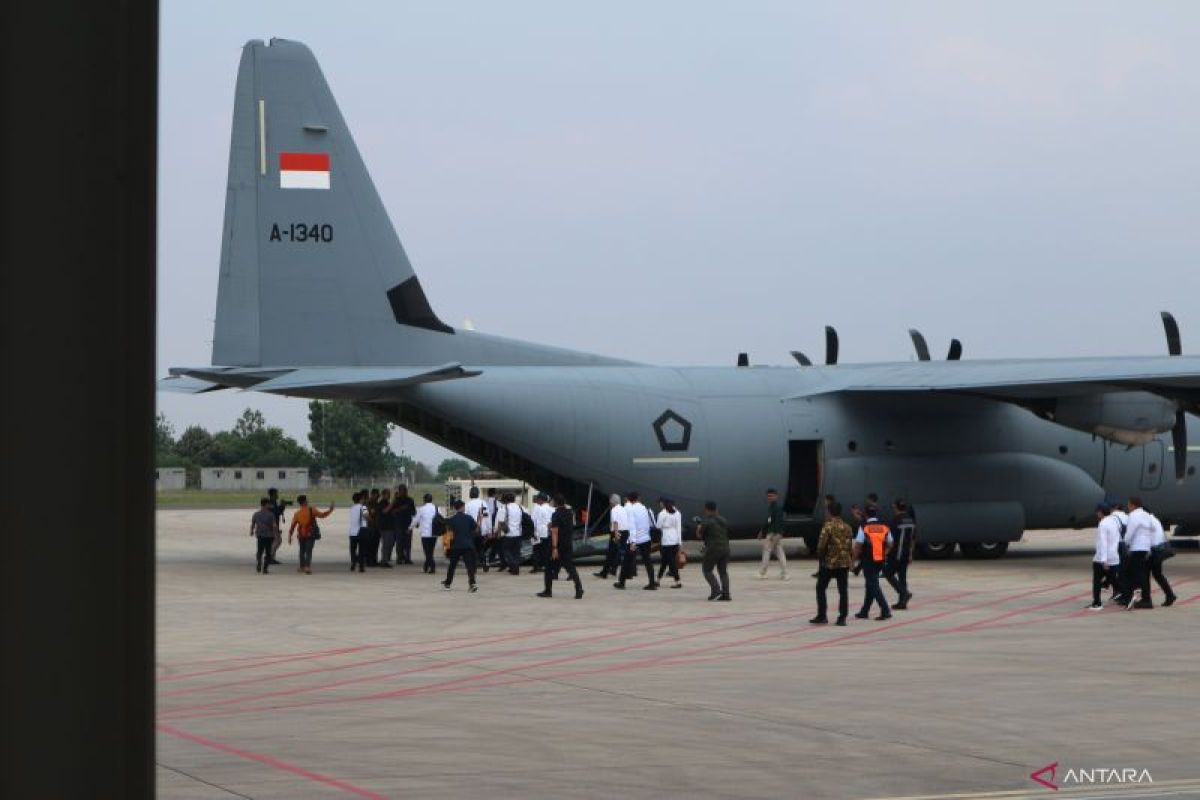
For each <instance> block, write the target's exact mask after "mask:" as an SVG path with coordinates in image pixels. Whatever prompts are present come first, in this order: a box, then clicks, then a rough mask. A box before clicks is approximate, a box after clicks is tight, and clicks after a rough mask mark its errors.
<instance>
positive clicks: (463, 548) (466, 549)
mask: <svg viewBox="0 0 1200 800" xmlns="http://www.w3.org/2000/svg"><path fill="white" fill-rule="evenodd" d="M465 506H466V504H465V503H463V501H462V500H455V501H454V506H453V508H454V513H453V514H451V515H450V519H448V520H446V531H447V532H448V533H449V534H450V535H451V536H452V537H453V538H452V539H451V542H450V551H449V553H447V555H448V556H449V558H450V566H449V567H447V568H446V580H444V581H442V589H444V590H445V591H450V584H452V583H453V582H454V570H455V568H456V567H457V566H458V562H459V561H460V560H461V561H462V562H463V564H465V565H466V567H467V583H468V585H469V587H470V588H469V589H468V591H471V592H474V591H478V589H479V587H478V586H476V585H475V539H476V537H478V536H479V526H478V525H477V524H476V523H475V520H474V519H472V518H471V516H470V515H469V514H467V513H466V512H465V511H463V508H464V507H465Z"/></svg>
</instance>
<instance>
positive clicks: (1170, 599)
mask: <svg viewBox="0 0 1200 800" xmlns="http://www.w3.org/2000/svg"><path fill="white" fill-rule="evenodd" d="M1162 604H1163V606H1173V605H1175V595H1170V596H1168V597H1167V599H1166V600H1163V601H1162Z"/></svg>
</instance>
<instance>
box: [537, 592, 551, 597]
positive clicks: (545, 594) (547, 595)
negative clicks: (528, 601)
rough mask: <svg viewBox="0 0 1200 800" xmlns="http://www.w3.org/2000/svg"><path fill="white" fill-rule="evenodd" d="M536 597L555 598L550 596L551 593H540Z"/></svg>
mask: <svg viewBox="0 0 1200 800" xmlns="http://www.w3.org/2000/svg"><path fill="white" fill-rule="evenodd" d="M536 596H537V597H553V596H554V595H552V594H550V593H549V592H538V593H537V595H536Z"/></svg>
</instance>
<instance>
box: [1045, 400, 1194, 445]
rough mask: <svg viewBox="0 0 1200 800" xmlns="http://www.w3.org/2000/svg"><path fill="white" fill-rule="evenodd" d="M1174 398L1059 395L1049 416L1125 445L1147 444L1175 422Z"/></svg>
mask: <svg viewBox="0 0 1200 800" xmlns="http://www.w3.org/2000/svg"><path fill="white" fill-rule="evenodd" d="M1176 410H1177V407H1176V405H1175V402H1174V401H1173V400H1167V399H1166V398H1163V397H1159V396H1158V395H1156V394H1151V393H1150V392H1108V393H1105V394H1089V395H1081V396H1079V397H1060V398H1059V399H1058V400H1057V401H1056V402H1055V405H1054V412H1053V413H1052V414H1051V415H1050V418H1051V419H1053V420H1054V421H1055V422H1057V423H1058V424H1059V425H1064V426H1066V427H1068V428H1074V429H1075V430H1080V431H1085V432H1087V433H1094V434H1096V435H1097V436H1100V437H1102V438H1104V439H1108V440H1110V441H1113V442H1119V443H1120V444H1126V445H1139V444H1145V443H1146V442H1149V441H1150V440H1151V439H1153V438H1154V437H1155V436H1157V435H1158V434H1160V433H1165V432H1166V431H1169V430H1171V428H1172V427H1173V426H1174V425H1175V412H1176Z"/></svg>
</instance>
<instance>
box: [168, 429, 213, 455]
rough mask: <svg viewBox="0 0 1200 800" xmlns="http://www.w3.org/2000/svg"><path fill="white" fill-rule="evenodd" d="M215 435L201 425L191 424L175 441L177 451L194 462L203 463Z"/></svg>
mask: <svg viewBox="0 0 1200 800" xmlns="http://www.w3.org/2000/svg"><path fill="white" fill-rule="evenodd" d="M212 444H213V437H212V434H211V433H209V432H208V431H206V430H204V428H201V427H200V426H199V425H189V426H188V427H187V428H186V429H184V431H183V433H181V434H179V439H178V441H176V442H175V452H177V453H179V455H181V456H183V457H184V458H185V459H187V460H188V461H190V462H192V463H193V464H203V463H204V460H205V459H206V458H207V457H208V451H209V450H210V449H211V448H212Z"/></svg>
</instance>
